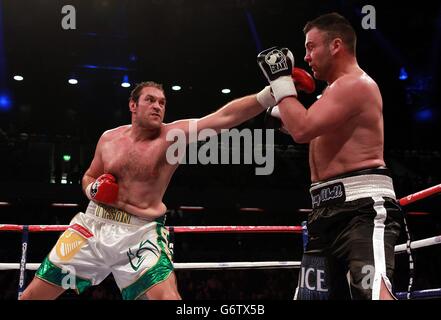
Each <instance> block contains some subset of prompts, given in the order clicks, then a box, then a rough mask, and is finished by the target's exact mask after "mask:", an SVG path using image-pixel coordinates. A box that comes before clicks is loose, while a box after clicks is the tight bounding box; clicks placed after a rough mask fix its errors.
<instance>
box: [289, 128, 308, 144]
mask: <svg viewBox="0 0 441 320" xmlns="http://www.w3.org/2000/svg"><path fill="white" fill-rule="evenodd" d="M291 136H292V138H293V139H294V141H295V142H296V143H309V142H310V141H311V140H312V139H311V138H309V136H308V135H307V134H305V133H304V132H301V131H294V132H291Z"/></svg>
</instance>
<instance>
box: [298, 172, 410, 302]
mask: <svg viewBox="0 0 441 320" xmlns="http://www.w3.org/2000/svg"><path fill="white" fill-rule="evenodd" d="M310 194H311V199H312V209H313V210H312V212H311V213H310V214H309V216H308V225H307V227H308V244H307V245H306V250H305V252H304V255H303V258H302V265H301V269H300V274H299V283H298V287H297V289H296V294H295V297H294V298H295V299H299V300H311V299H314V300H318V299H320V300H324V299H368V300H371V299H372V300H378V299H379V297H380V285H381V282H382V281H383V282H384V284H385V285H386V287H387V288H388V290H389V291H390V292H392V285H391V282H390V280H389V279H392V277H393V271H394V262H395V255H394V248H395V244H396V241H397V239H398V236H399V234H400V229H401V224H402V221H403V216H402V213H401V209H400V206H399V205H398V203H397V201H396V198H395V192H394V188H393V183H392V178H391V177H390V173H389V170H388V169H387V168H384V167H380V168H374V169H365V170H360V171H355V172H351V173H348V174H345V175H342V176H338V177H334V178H332V179H329V180H326V181H323V182H320V183H315V184H313V185H312V186H311V188H310Z"/></svg>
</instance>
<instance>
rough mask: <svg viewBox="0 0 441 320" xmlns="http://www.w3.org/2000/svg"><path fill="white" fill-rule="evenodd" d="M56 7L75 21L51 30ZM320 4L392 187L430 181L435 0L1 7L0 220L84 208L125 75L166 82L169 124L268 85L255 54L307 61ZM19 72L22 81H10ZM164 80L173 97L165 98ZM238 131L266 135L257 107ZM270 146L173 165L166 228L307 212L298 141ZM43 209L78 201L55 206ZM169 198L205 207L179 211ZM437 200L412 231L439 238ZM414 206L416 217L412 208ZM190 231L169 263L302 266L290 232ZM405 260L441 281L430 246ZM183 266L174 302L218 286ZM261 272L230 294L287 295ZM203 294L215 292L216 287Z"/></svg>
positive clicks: (277, 220)
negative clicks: (350, 67) (264, 162)
mask: <svg viewBox="0 0 441 320" xmlns="http://www.w3.org/2000/svg"><path fill="white" fill-rule="evenodd" d="M65 4H69V5H73V6H74V7H75V9H76V30H63V29H62V28H61V19H62V18H63V15H62V14H61V8H62V7H63V5H65ZM366 4H369V5H374V7H375V9H376V29H375V30H364V29H363V28H362V27H361V19H362V18H363V14H362V13H361V8H362V7H363V6H364V5H366ZM331 11H337V12H339V13H341V14H343V15H344V16H345V17H346V18H347V19H348V20H349V21H350V22H351V23H352V24H353V26H354V28H355V29H356V31H357V34H358V44H357V55H358V61H359V64H360V66H361V67H362V68H363V69H364V70H365V71H366V72H368V73H369V74H370V75H371V76H372V77H373V78H374V79H375V80H376V81H377V83H378V85H379V87H380V90H381V92H382V95H383V100H384V122H385V159H386V162H387V165H388V166H389V167H390V169H391V170H392V173H393V175H394V184H395V188H396V193H397V196H398V197H402V196H405V195H407V194H409V193H413V192H416V191H419V190H421V189H423V188H426V187H430V186H432V185H435V184H438V183H440V180H441V170H440V167H439V164H440V158H441V156H440V143H439V136H440V133H441V132H440V131H441V129H440V127H441V126H440V90H439V87H440V77H439V74H440V40H441V4H440V3H436V2H429V1H418V3H412V4H410V3H409V4H404V3H396V2H380V1H369V2H364V1H282V0H271V1H269V0H262V1H258V0H235V1H233V0H224V1H214V0H206V1H202V0H192V1H186V0H145V1H136V0H130V1H128V0H126V1H111V0H91V1H86V0H84V1H74V0H72V1H52V0H31V1H25V0H3V1H0V70H1V73H0V94H1V96H0V107H1V108H0V168H1V169H0V170H1V171H0V202H6V203H7V204H2V205H0V223H17V224H67V223H68V222H69V221H70V219H71V218H72V217H73V215H74V214H75V213H76V212H77V211H79V210H84V209H85V206H86V204H87V201H86V199H85V197H84V196H83V194H82V192H81V188H80V184H79V182H80V179H81V177H82V175H83V174H84V171H85V170H86V169H87V168H88V166H89V164H90V160H91V158H92V156H93V152H94V148H95V144H96V141H97V140H98V138H99V136H100V135H101V133H102V132H103V131H104V130H107V129H110V128H113V127H115V126H119V125H123V124H127V123H129V122H130V113H129V110H128V103H127V99H128V96H129V93H130V90H131V89H133V85H134V84H135V83H136V82H140V81H145V80H154V81H157V82H160V83H162V84H163V85H164V88H165V92H166V95H167V100H168V102H167V112H166V119H165V121H166V122H170V121H174V120H177V119H182V118H190V117H201V116H203V115H205V114H207V113H210V112H212V111H214V110H216V109H218V108H219V107H221V106H222V105H223V104H225V103H226V102H228V101H229V100H231V99H233V98H237V97H240V96H243V95H247V94H251V93H255V92H257V91H259V90H260V89H261V88H262V87H263V86H264V85H266V81H265V79H264V78H263V76H262V75H261V74H260V71H259V69H258V67H257V64H256V62H255V58H256V55H257V53H258V52H260V51H261V50H263V49H265V48H267V47H270V46H274V45H282V46H287V47H289V48H290V49H291V51H292V52H293V53H294V56H295V58H296V65H297V66H298V67H303V68H305V69H307V70H308V67H307V64H306V63H305V62H304V61H303V56H304V53H305V51H304V35H303V32H302V29H303V26H304V25H305V23H306V22H307V21H308V20H311V19H313V18H315V17H316V16H318V15H320V14H322V13H327V12H331ZM401 68H405V70H406V71H407V74H408V78H407V79H406V80H399V75H400V69H401ZM16 74H20V75H22V76H23V77H24V80H23V81H20V82H18V81H15V80H13V76H14V75H16ZM124 75H128V77H129V81H130V82H131V84H132V86H131V88H123V87H121V86H120V83H121V80H122V77H123V76H124ZM71 76H75V77H76V78H77V79H78V81H79V83H78V84H77V85H70V84H68V83H67V80H68V79H69V77H71ZM174 84H179V85H180V86H181V87H182V90H181V91H172V90H171V86H172V85H174ZM324 86H325V84H324V83H318V86H317V90H316V92H315V93H314V94H312V95H309V96H308V95H301V96H300V98H301V100H302V101H303V102H304V103H305V105H309V104H311V103H312V102H313V101H314V100H315V97H316V95H318V94H319V93H320V91H321V90H322V89H323V88H324ZM225 87H227V88H230V89H231V93H230V94H227V95H225V94H222V93H221V92H220V90H221V89H222V88H225ZM240 128H263V116H258V117H256V118H255V119H252V120H249V121H247V122H245V123H244V124H243V125H241V126H240ZM275 143H276V146H275V150H276V152H275V170H274V173H273V174H272V175H270V176H255V175H254V169H255V166H254V165H241V166H238V165H222V166H220V165H207V166H203V165H182V166H181V167H180V168H179V169H178V170H177V172H176V174H175V176H174V177H173V179H172V181H171V183H170V186H169V189H168V191H167V192H166V194H165V198H164V202H165V203H166V205H167V206H168V207H169V209H170V212H169V213H168V224H169V225H298V224H300V222H301V221H303V220H305V219H306V213H304V212H303V211H301V210H299V209H305V208H306V209H307V208H310V204H309V200H308V184H309V168H308V163H307V151H308V150H307V146H305V145H298V144H296V143H294V141H293V140H292V139H291V138H290V137H288V136H286V135H283V134H282V133H279V132H276V136H275ZM64 154H70V155H71V160H70V161H69V162H66V161H64V160H63V157H62V156H63V155H64ZM63 177H64V179H63ZM62 180H65V181H66V183H62ZM53 203H75V204H77V205H78V206H77V207H67V208H66V207H65V208H60V207H54V206H52V204H53ZM181 206H202V207H204V208H205V209H204V210H202V211H197V212H191V211H186V210H182V209H180V207H181ZM439 206H440V201H439V198H437V197H435V198H433V199H429V200H427V201H423V202H421V203H418V204H415V205H412V206H411V207H409V208H408V209H409V210H408V211H410V214H409V215H408V219H409V227H410V229H411V233H412V236H413V237H414V238H415V239H421V238H424V237H430V236H434V235H436V234H439V232H440V229H441V226H440V224H441V218H440V217H441V215H440V212H439V210H438V209H439ZM243 207H252V208H261V209H263V210H262V211H258V212H248V211H246V212H245V211H243V210H240V208H243ZM421 212H422V213H423V215H416V213H421ZM0 236H1V237H3V240H2V243H3V245H2V247H1V248H0V256H1V259H2V260H3V262H11V261H18V260H19V251H20V241H19V235H12V234H5V233H2V234H0ZM57 236H58V235H57V234H52V235H50V236H49V235H44V236H41V235H32V236H31V241H34V242H31V247H30V253H29V254H30V257H29V261H31V262H34V261H41V260H42V259H43V257H44V255H45V254H46V253H47V252H48V250H49V248H50V247H51V246H52V245H53V243H54V242H55V240H56V238H57ZM51 237H53V238H51ZM200 237H202V236H197V237H196V236H179V235H177V237H176V244H175V253H176V256H175V258H176V261H177V262H188V261H233V260H236V261H246V260H248V261H253V260H299V259H300V254H301V246H300V240H299V237H298V236H295V235H290V236H288V235H255V236H249V235H234V236H231V235H230V236H225V235H222V236H219V235H218V236H213V235H206V236H204V237H202V238H200ZM34 239H35V240H34ZM401 240H402V241H404V238H403V239H401ZM5 244H7V245H5ZM11 248H13V250H14V252H16V253H12V252H11ZM430 250H431V251H430ZM436 250H438V251H437V252H436ZM434 252H436V253H434ZM418 254H420V255H421V256H422V258H421V260H422V261H423V262H420V259H418V257H417V262H416V263H417V275H418V276H419V278H418V280H417V286H418V285H419V286H421V287H422V288H432V287H439V286H441V279H440V277H439V275H437V274H436V272H435V271H434V270H436V268H438V269H439V266H440V265H441V262H440V258H439V256H440V255H439V248H433V249H428V250H426V249H424V250H421V251H420V252H419V253H418ZM399 259H401V258H398V259H397V261H400V260H399ZM402 260H403V261H401V264H399V265H398V266H397V271H398V272H397V283H398V288H399V289H400V290H404V289H405V287H406V281H407V280H406V277H407V270H406V259H402ZM427 261H430V264H429V263H427ZM418 270H419V271H418ZM185 272H186V273H185V274H184V272H182V273H183V275H182V276H181V278H182V279H186V280H185V281H184V280H181V281H182V282H183V283H184V282H188V281H189V280H188V279H190V278H193V279H198V280H197V281H196V280H195V281H196V283H194V284H192V285H191V288H193V289H188V288H187V289H182V290H183V292H184V294H183V296H184V297H193V298H204V297H206V296H204V294H202V296H201V295H199V296H198V295H197V293H196V292H201V289H197V288H198V285H199V286H200V288H206V287H210V285H209V284H206V285H205V284H204V283H205V282H204V281H207V283H208V282H209V281H214V282H216V281H218V282H219V280H207V277H208V278H209V276H208V275H207V277H205V274H204V272H205V271H204V272H201V273H199V274H197V272H198V271H195V272H194V274H192V275H191V276H189V275H188V274H187V273H188V271H185ZM236 272H238V271H236ZM256 272H259V271H256ZM260 272H265V276H267V279H271V280H268V283H267V284H266V285H265V287H266V288H267V287H270V288H271V287H272V286H273V285H275V283H279V282H280V283H281V285H282V286H283V284H284V283H290V286H289V287H287V288H284V289H283V290H282V289H278V290H270V289H265V290H266V291H265V292H264V293H261V294H260V295H259V294H258V293H255V295H254V296H253V295H252V294H251V293H249V294H248V293H244V294H245V295H242V296H239V297H238V298H244V297H245V298H246V297H253V298H259V297H260V298H262V297H264V298H273V299H285V298H291V296H290V295H291V293H292V291H293V288H294V283H295V278H296V272H294V271H286V272H291V273H287V274H286V275H285V276H283V275H284V273H283V272H280V273H278V272H277V271H275V272H276V275H280V277H282V276H283V278H274V277H275V276H274V273H271V272H273V271H260ZM209 273H210V272H209ZM231 273H235V271H229V272H228V273H226V275H224V277H226V278H225V279H222V280H221V281H220V282H221V283H222V284H223V285H224V286H227V285H226V284H229V283H235V286H237V285H238V284H237V282H238V280H237V279H236V281H233V280H231V279H230V278H229V277H230V274H231ZM269 273H271V274H269ZM248 274H253V273H248ZM268 274H269V275H268ZM210 275H211V273H210ZM178 276H179V274H178ZM217 277H218V278H217V279H219V276H217ZM234 277H236V278H240V279H242V278H244V277H246V273H245V272H242V271H241V272H240V273H239V272H238V275H236V276H234ZM234 277H233V278H234ZM256 277H257V278H259V277H262V279H264V278H263V276H262V275H259V274H255V275H253V276H252V277H251V278H250V279H254V278H256ZM4 278H8V277H7V276H4ZM213 279H214V278H213ZM280 279H282V280H280ZM241 281H242V280H241ZM243 281H244V283H245V282H246V280H243ZM262 281H263V280H262ZM250 282H251V283H255V281H253V280H251V281H250ZM201 283H202V284H203V285H201ZM10 286H11V287H14V286H15V285H14V284H12V285H10ZM212 286H213V287H214V288H218V287H219V285H217V287H216V285H212ZM239 286H240V285H239ZM227 287H228V286H227ZM243 287H245V285H244V286H243ZM189 288H190V287H189ZM230 289H231V290H233V289H232V288H230ZM186 290H187V291H186ZM191 290H193V291H191ZM204 290H205V289H204ZM213 290H215V289H213ZM222 290H223V292H225V290H227V291H228V288H223V289H222ZM247 290H248V289H247ZM284 290H285V291H284ZM256 291H258V289H257V288H256V289H255V291H254V292H256ZM274 291H280V292H281V293H278V294H274ZM246 292H248V291H246ZM250 292H251V291H250ZM199 294H200V293H199ZM238 294H239V293H238ZM247 294H248V295H247ZM207 295H208V297H220V295H216V293H213V292H211V295H210V294H208V293H207ZM256 295H257V296H256ZM236 298H237V297H236Z"/></svg>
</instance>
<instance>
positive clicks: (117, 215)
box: [95, 206, 132, 224]
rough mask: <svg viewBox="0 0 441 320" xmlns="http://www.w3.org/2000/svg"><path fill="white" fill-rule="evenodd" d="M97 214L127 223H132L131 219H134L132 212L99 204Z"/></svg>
mask: <svg viewBox="0 0 441 320" xmlns="http://www.w3.org/2000/svg"><path fill="white" fill-rule="evenodd" d="M95 215H96V216H97V217H100V218H104V219H109V220H114V221H117V222H122V223H127V224H130V220H131V219H132V215H131V214H129V213H127V212H125V211H122V210H119V209H116V208H112V207H108V208H103V207H101V206H97V207H96V209H95Z"/></svg>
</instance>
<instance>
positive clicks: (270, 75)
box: [257, 47, 294, 83]
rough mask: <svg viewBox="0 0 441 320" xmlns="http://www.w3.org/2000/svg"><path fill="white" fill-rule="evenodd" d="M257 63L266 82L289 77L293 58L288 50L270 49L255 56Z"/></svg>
mask: <svg viewBox="0 0 441 320" xmlns="http://www.w3.org/2000/svg"><path fill="white" fill-rule="evenodd" d="M257 63H258V64H259V67H260V68H261V69H262V72H263V74H264V75H265V77H266V78H267V80H268V82H270V83H271V81H274V80H276V79H277V78H279V77H283V76H290V75H291V70H292V68H293V67H294V56H293V55H292V52H291V51H289V50H288V48H281V47H272V48H269V49H266V50H263V51H262V52H261V53H259V54H258V55H257Z"/></svg>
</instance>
